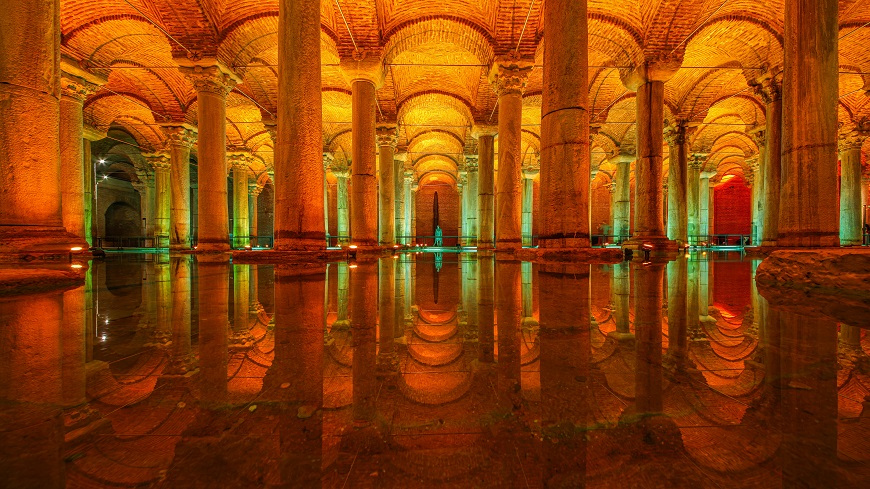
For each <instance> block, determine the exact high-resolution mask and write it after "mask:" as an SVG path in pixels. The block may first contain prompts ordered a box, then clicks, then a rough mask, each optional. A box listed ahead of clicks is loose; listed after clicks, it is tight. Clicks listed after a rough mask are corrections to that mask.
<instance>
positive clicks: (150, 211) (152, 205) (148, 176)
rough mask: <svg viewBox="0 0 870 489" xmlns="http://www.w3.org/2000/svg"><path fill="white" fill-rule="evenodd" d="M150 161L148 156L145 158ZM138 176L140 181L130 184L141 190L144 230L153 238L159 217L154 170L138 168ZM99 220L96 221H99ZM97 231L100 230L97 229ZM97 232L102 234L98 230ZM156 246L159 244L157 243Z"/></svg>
mask: <svg viewBox="0 0 870 489" xmlns="http://www.w3.org/2000/svg"><path fill="white" fill-rule="evenodd" d="M145 161H148V158H146V159H145ZM136 178H137V179H138V181H136V182H130V185H132V186H133V188H134V189H135V190H136V192H139V210H140V212H141V213H142V218H143V219H144V220H145V226H144V229H143V232H144V233H145V237H148V238H153V237H154V229H155V223H156V221H157V219H155V217H154V216H155V215H156V212H157V210H156V207H157V206H156V197H157V196H156V195H155V192H154V172H153V171H151V170H149V169H137V170H136ZM98 221H99V220H97V221H95V224H96V222H98ZM95 231H99V230H97V229H95ZM96 234H100V233H99V232H97V233H96ZM154 246H157V245H156V243H155V244H154Z"/></svg>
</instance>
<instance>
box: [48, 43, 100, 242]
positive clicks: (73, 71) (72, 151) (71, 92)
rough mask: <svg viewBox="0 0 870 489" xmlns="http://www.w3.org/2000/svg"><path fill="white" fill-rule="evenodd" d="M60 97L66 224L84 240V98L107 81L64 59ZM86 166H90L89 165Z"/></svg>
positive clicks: (67, 228) (63, 197) (60, 137)
mask: <svg viewBox="0 0 870 489" xmlns="http://www.w3.org/2000/svg"><path fill="white" fill-rule="evenodd" d="M61 67H62V68H63V70H64V71H63V73H62V75H61V79H60V82H61V98H60V126H59V130H60V131H59V143H60V175H61V179H60V183H61V192H62V196H61V200H62V202H63V207H62V209H63V226H64V228H66V230H67V231H68V232H69V233H71V234H73V235H75V236H76V237H79V238H82V239H85V238H86V234H87V233H86V230H85V225H86V224H85V196H84V193H85V186H86V182H85V174H86V173H87V172H88V171H89V170H88V168H87V167H89V166H90V161H88V162H85V160H84V158H83V154H82V153H83V152H84V142H83V135H82V133H83V129H84V120H83V115H82V105H83V104H84V102H85V99H86V98H87V97H88V96H89V95H91V94H93V93H94V92H96V91H97V90H98V88H99V85H102V84H103V83H105V82H106V80H105V79H100V78H99V77H96V76H94V75H92V74H91V73H89V72H87V71H85V70H83V69H81V68H79V67H78V66H77V64H73V63H72V62H67V60H66V59H63V60H62V62H61ZM86 165H87V166H86Z"/></svg>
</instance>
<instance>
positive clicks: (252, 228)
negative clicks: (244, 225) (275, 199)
mask: <svg viewBox="0 0 870 489" xmlns="http://www.w3.org/2000/svg"><path fill="white" fill-rule="evenodd" d="M262 192H263V187H261V186H260V185H259V184H257V183H256V182H253V181H252V182H251V183H249V184H248V202H250V205H249V206H248V209H249V211H248V213H249V217H248V223H249V231H248V232H249V233H250V234H251V236H253V238H251V246H260V245H262V244H263V243H260V240H259V239H258V238H257V236H259V234H260V222H259V215H260V203H259V198H260V194H261V193H262Z"/></svg>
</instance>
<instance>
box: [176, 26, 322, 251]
mask: <svg viewBox="0 0 870 489" xmlns="http://www.w3.org/2000/svg"><path fill="white" fill-rule="evenodd" d="M279 46H280V44H279ZM318 47H319V37H318ZM318 59H319V58H318ZM182 62H186V60H182ZM181 71H182V73H184V74H185V75H186V76H187V77H188V78H189V79H190V80H191V82H193V86H194V88H195V89H196V100H197V102H196V106H197V124H198V125H199V142H198V149H197V157H198V159H197V162H198V169H197V178H198V179H197V190H198V193H197V200H198V202H197V228H198V231H197V250H199V251H201V252H203V251H204V252H209V251H226V250H229V249H230V241H229V234H230V233H229V212H228V209H227V150H226V139H227V127H226V119H227V94H228V93H229V92H230V91H231V90H232V89H233V87H234V86H235V85H236V83H238V82H240V81H241V80H239V78H238V77H237V76H236V75H235V74H234V73H232V72H231V71H230V70H229V69H228V68H226V67H225V66H223V65H222V64H220V63H218V64H214V65H211V66H202V65H194V66H182V67H181ZM317 93H318V95H319V94H320V91H319V89H318V92H317ZM289 105H295V104H289ZM318 108H319V105H318ZM318 127H319V126H318ZM279 129H280V122H279ZM279 139H280V138H279ZM320 139H321V138H320V137H319V135H318V144H321V143H320ZM275 187H276V190H279V191H280V188H281V186H280V185H276V186H275Z"/></svg>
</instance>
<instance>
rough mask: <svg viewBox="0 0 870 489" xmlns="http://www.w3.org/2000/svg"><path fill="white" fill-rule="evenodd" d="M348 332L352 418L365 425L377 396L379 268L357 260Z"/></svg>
mask: <svg viewBox="0 0 870 489" xmlns="http://www.w3.org/2000/svg"><path fill="white" fill-rule="evenodd" d="M350 275H351V276H350V311H351V334H352V335H353V364H352V369H353V419H354V423H357V424H361V425H366V424H368V423H369V422H371V421H372V419H374V415H375V399H376V396H377V379H376V376H375V370H376V368H377V345H376V343H375V324H376V322H377V318H378V312H377V307H378V300H377V294H378V283H377V282H378V268H377V263H376V262H360V263H359V265H358V267H357V268H355V269H353V270H352V271H351V274H350Z"/></svg>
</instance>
